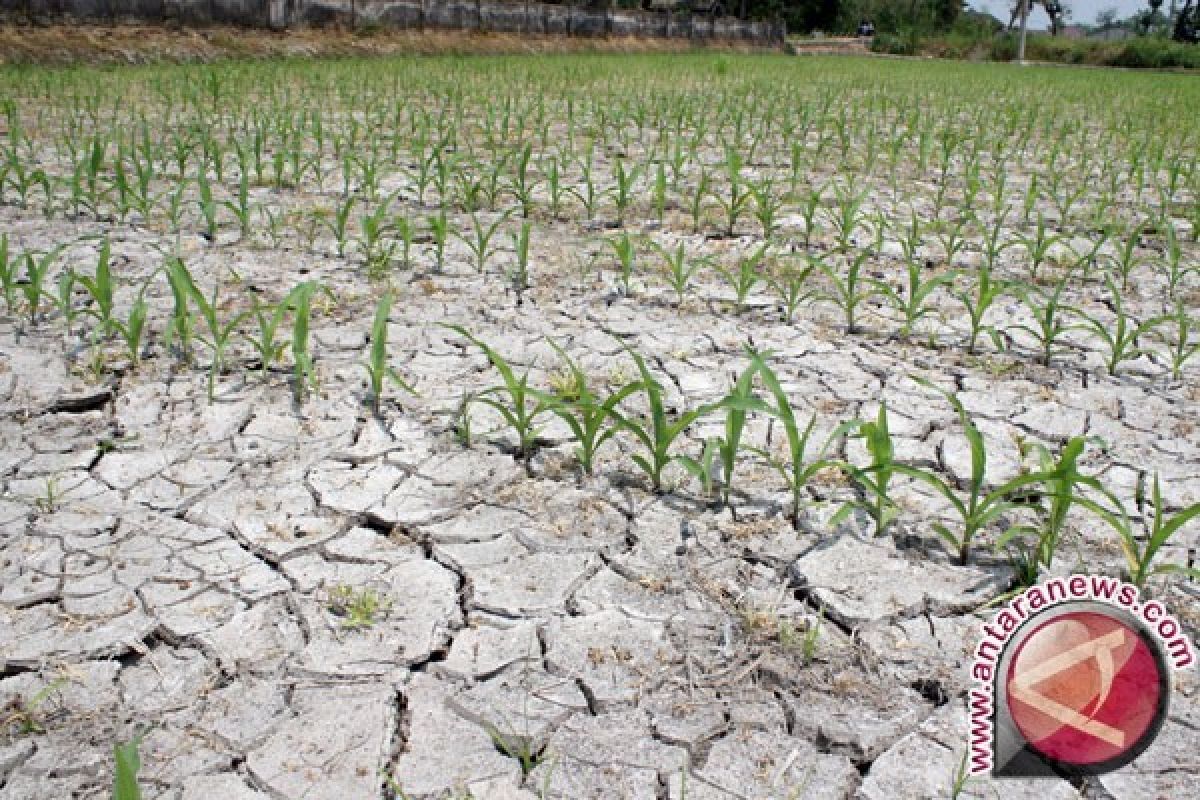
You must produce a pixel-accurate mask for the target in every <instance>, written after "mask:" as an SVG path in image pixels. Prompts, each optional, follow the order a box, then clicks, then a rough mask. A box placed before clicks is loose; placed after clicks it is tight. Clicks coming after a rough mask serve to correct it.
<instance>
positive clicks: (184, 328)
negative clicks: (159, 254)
mask: <svg viewBox="0 0 1200 800" xmlns="http://www.w3.org/2000/svg"><path fill="white" fill-rule="evenodd" d="M164 271H165V273H166V276H167V285H168V286H169V287H170V289H171V298H172V300H173V301H174V306H173V308H172V310H171V319H170V321H169V322H168V323H167V327H166V331H165V333H166V347H167V349H168V350H169V349H170V348H171V347H172V345H174V344H175V343H176V342H178V345H179V348H178V352H179V355H180V357H181V358H182V360H183V361H184V362H185V363H187V362H190V361H191V358H192V338H193V336H194V333H195V327H194V324H195V323H194V320H193V318H192V309H191V296H192V295H191V290H190V288H189V287H190V286H193V285H195V282H194V281H193V280H192V276H191V274H190V273H189V272H188V268H187V266H186V265H185V264H184V263H183V260H182V259H180V258H178V257H175V256H172V257H170V258H168V259H167V261H166V264H165V265H164Z"/></svg>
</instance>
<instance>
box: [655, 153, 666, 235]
mask: <svg viewBox="0 0 1200 800" xmlns="http://www.w3.org/2000/svg"><path fill="white" fill-rule="evenodd" d="M651 205H653V207H654V218H655V219H656V220H658V224H659V227H662V224H663V219H664V218H665V217H666V215H667V171H666V168H665V167H664V166H663V164H662V162H661V161H660V162H659V163H658V165H657V167H656V168H655V171H654V186H653V189H652V191H651Z"/></svg>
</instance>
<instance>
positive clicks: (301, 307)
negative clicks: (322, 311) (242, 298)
mask: <svg viewBox="0 0 1200 800" xmlns="http://www.w3.org/2000/svg"><path fill="white" fill-rule="evenodd" d="M318 292H321V293H323V294H324V295H325V296H326V297H328V298H330V299H332V298H333V294H332V292H330V291H329V289H328V288H326V287H324V286H322V285H321V284H320V283H319V282H317V281H304V282H303V283H300V284H297V285H296V286H295V287H294V288H293V289H292V291H291V292H290V293H289V294H288V296H287V298H286V299H285V300H284V303H285V304H286V305H287V306H288V307H289V309H290V310H291V312H292V341H291V344H292V383H293V387H292V390H293V392H294V393H295V396H296V400H297V401H300V400H302V399H303V398H304V397H305V396H306V395H307V394H308V392H309V390H310V389H314V388H316V385H317V370H316V361H315V360H314V359H313V354H312V350H311V348H310V347H309V333H310V332H311V329H312V302H313V298H314V297H315V296H316V294H317V293H318Z"/></svg>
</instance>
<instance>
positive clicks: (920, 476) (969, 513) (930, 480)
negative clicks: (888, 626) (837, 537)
mask: <svg viewBox="0 0 1200 800" xmlns="http://www.w3.org/2000/svg"><path fill="white" fill-rule="evenodd" d="M914 380H916V381H917V382H918V383H920V384H921V385H923V386H927V387H929V388H931V389H934V390H935V391H937V392H939V393H941V394H942V395H943V396H944V397H945V398H946V399H947V400H948V401H949V402H950V405H951V406H953V407H954V410H955V412H956V413H957V414H958V419H959V422H960V424H961V425H962V428H963V433H964V435H965V436H966V439H967V445H968V447H969V448H970V451H971V476H970V479H969V480H968V482H967V497H966V500H965V501H964V500H962V499H961V498H959V496H958V493H957V492H955V491H954V489H953V488H951V486H950V484H949V483H947V482H946V481H944V480H942V479H941V478H939V477H938V476H937V475H935V474H933V473H932V472H929V471H926V470H923V469H920V468H917V467H912V466H908V465H905V464H896V465H895V470H896V472H898V473H900V474H902V475H906V476H908V477H910V478H915V479H916V480H918V481H920V482H922V483H924V484H925V485H927V486H929V487H930V488H932V489H933V490H934V491H935V492H936V493H937V494H939V495H941V496H942V497H943V498H945V500H946V501H947V502H948V503H949V504H950V505H951V506H952V507H953V509H954V511H955V512H956V513H957V514H958V516H959V518H960V519H961V520H962V530H961V531H959V532H957V533H956V532H954V531H951V530H950V529H949V528H947V527H946V526H945V525H943V524H942V523H940V522H933V523H931V524H930V527H931V528H932V529H933V531H934V532H935V533H936V534H937V535H938V536H940V537H942V539H943V540H945V542H946V543H947V544H948V545H949V546H950V547H951V548H953V550H954V552H955V554H956V555H957V557H958V563H960V564H966V563H967V560H968V559H969V558H970V554H971V545H972V544H973V543H974V541H975V537H976V536H977V535H978V534H979V532H980V531H982V530H983V529H984V528H985V527H987V526H988V525H989V524H991V523H992V522H994V521H995V520H997V519H998V518H1000V516H1001V515H1003V514H1006V513H1008V512H1009V511H1012V510H1014V509H1016V508H1018V507H1019V505H1020V504H1019V503H1017V502H1016V501H1015V499H1014V495H1016V494H1017V493H1018V490H1027V489H1028V487H1034V486H1039V485H1041V484H1043V483H1044V482H1045V481H1046V480H1048V479H1050V478H1054V477H1057V476H1055V475H1053V474H1052V473H1048V472H1030V473H1026V474H1023V475H1018V476H1017V477H1015V478H1012V479H1011V480H1009V481H1006V482H1005V483H1003V484H1001V485H1000V486H998V487H997V488H995V489H993V490H991V491H990V492H989V491H986V490H985V488H984V487H985V484H986V481H987V445H986V444H985V443H984V438H983V434H982V433H981V432H980V431H979V428H977V427H976V426H975V423H974V421H972V419H971V417H970V415H969V414H967V410H966V409H965V408H964V407H963V405H962V403H961V402H960V401H959V399H958V398H957V397H956V396H955V395H954V394H953V393H951V392H947V391H945V390H944V389H940V388H938V387H936V386H934V385H933V384H931V383H929V382H928V381H926V380H923V379H921V378H914Z"/></svg>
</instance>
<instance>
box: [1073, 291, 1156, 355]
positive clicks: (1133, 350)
mask: <svg viewBox="0 0 1200 800" xmlns="http://www.w3.org/2000/svg"><path fill="white" fill-rule="evenodd" d="M1104 280H1105V283H1107V285H1108V303H1107V305H1108V307H1109V310H1110V311H1112V313H1113V320H1112V322H1108V321H1107V320H1103V319H1100V318H1099V317H1093V316H1091V315H1089V314H1088V313H1087V312H1085V311H1082V310H1081V311H1080V312H1079V313H1080V316H1081V317H1082V319H1083V321H1084V322H1083V324H1084V327H1086V328H1088V329H1090V330H1091V331H1092V333H1094V334H1095V335H1096V336H1097V338H1099V339H1100V341H1101V342H1103V343H1104V349H1105V368H1106V369H1107V370H1108V374H1109V375H1116V374H1117V367H1118V366H1119V365H1120V364H1121V363H1122V362H1124V361H1132V360H1133V359H1135V358H1137V357H1138V356H1141V355H1143V354H1145V353H1146V352H1147V351H1146V350H1144V349H1143V348H1142V347H1141V346H1140V345H1139V344H1138V341H1139V339H1141V337H1143V336H1146V335H1147V334H1150V333H1152V332H1153V331H1154V330H1155V329H1156V328H1157V327H1158V326H1160V325H1162V324H1163V323H1165V322H1166V321H1167V320H1168V317H1166V316H1156V317H1151V318H1150V319H1147V320H1146V321H1144V322H1138V321H1137V320H1136V319H1134V318H1133V317H1132V316H1130V315H1129V314H1127V313H1126V312H1125V305H1124V303H1123V302H1122V300H1121V292H1120V290H1119V289H1117V287H1116V285H1115V284H1114V283H1113V280H1112V277H1111V276H1109V275H1105V276H1104Z"/></svg>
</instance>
